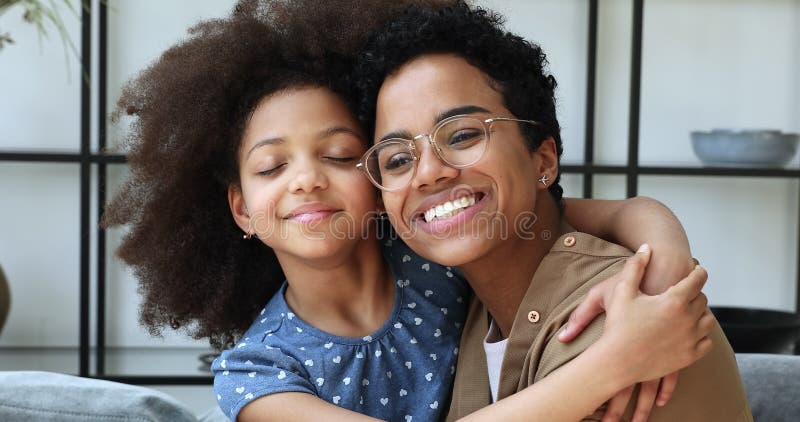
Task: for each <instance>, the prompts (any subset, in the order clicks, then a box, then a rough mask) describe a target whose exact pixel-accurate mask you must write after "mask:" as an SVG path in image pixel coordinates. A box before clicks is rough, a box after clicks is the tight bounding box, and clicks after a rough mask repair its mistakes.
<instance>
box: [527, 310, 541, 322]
mask: <svg viewBox="0 0 800 422" xmlns="http://www.w3.org/2000/svg"><path fill="white" fill-rule="evenodd" d="M528 321H530V322H532V323H534V324H536V323H537V322H539V312H537V311H530V312H528Z"/></svg>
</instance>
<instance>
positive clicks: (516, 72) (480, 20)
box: [353, 0, 564, 209]
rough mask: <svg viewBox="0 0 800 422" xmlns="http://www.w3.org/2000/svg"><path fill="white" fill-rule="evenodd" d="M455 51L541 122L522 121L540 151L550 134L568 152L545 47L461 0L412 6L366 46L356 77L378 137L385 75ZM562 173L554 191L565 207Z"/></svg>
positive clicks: (521, 112)
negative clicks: (419, 59) (426, 56)
mask: <svg viewBox="0 0 800 422" xmlns="http://www.w3.org/2000/svg"><path fill="white" fill-rule="evenodd" d="M431 53H452V54H456V55H459V56H461V57H463V58H464V59H465V60H466V61H467V62H469V63H470V64H471V65H473V66H475V67H477V68H479V69H480V70H481V71H483V72H484V73H486V74H487V75H489V76H490V77H491V78H492V82H493V84H492V85H493V86H492V87H493V88H494V89H496V90H497V91H498V92H500V94H502V96H503V100H504V102H505V105H506V107H507V108H508V109H509V110H510V111H511V112H512V113H513V114H514V116H516V117H518V118H521V119H532V120H536V121H538V122H539V123H540V124H539V125H520V130H521V131H522V133H523V135H524V137H525V139H526V141H527V143H528V147H529V148H530V149H531V150H534V149H536V148H538V147H539V145H541V143H542V141H543V140H544V139H546V138H547V137H552V138H553V139H554V140H555V142H556V147H557V150H558V155H559V157H560V156H561V153H562V152H563V146H562V141H561V127H560V125H559V123H558V119H557V118H556V101H555V88H556V80H555V78H554V77H553V76H552V75H550V74H549V73H548V70H547V64H548V63H547V58H546V56H545V54H544V52H543V51H542V49H541V48H540V47H539V46H538V45H536V44H533V43H530V42H528V41H526V40H524V39H523V38H521V37H519V36H517V35H514V34H512V33H509V32H506V31H505V30H504V29H503V18H502V16H501V15H499V14H497V13H494V12H491V11H487V10H484V9H481V8H478V7H476V8H473V7H470V6H469V5H468V4H467V3H465V2H464V1H460V0H459V1H455V2H454V4H452V5H451V6H448V7H444V8H428V7H424V6H423V7H419V6H410V7H409V8H407V9H406V11H405V12H404V13H403V14H402V15H401V16H399V17H397V18H396V19H394V20H392V21H391V22H390V23H389V24H388V25H385V26H384V27H383V28H382V29H380V30H379V31H377V32H376V33H375V34H374V35H373V36H372V37H371V38H370V40H369V41H368V43H367V45H366V46H365V48H364V49H363V50H362V52H361V54H360V57H359V60H358V63H357V67H356V72H355V76H354V77H353V85H354V88H353V89H354V91H355V92H356V93H357V96H358V105H357V114H358V118H359V120H360V121H361V123H362V124H363V125H364V127H365V128H366V129H367V133H368V135H369V136H370V137H372V136H374V129H375V128H374V121H375V105H376V101H377V98H378V92H379V90H380V88H381V85H382V84H383V80H384V79H385V78H386V77H387V76H389V75H391V74H392V73H394V72H396V71H397V70H398V69H399V68H400V67H401V66H402V65H403V64H405V63H407V62H409V61H411V60H413V59H414V58H416V57H419V56H421V55H424V54H431ZM559 180H560V172H559V177H558V178H556V180H555V182H554V183H553V184H552V185H551V187H550V193H551V195H552V196H553V198H554V199H555V202H556V204H558V206H559V209H563V205H562V201H561V198H562V196H563V192H564V191H563V188H562V187H561V186H560V184H559Z"/></svg>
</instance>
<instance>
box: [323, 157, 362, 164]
mask: <svg viewBox="0 0 800 422" xmlns="http://www.w3.org/2000/svg"><path fill="white" fill-rule="evenodd" d="M323 158H325V159H326V160H331V161H335V162H337V163H350V162H352V161H354V160H355V159H356V158H355V157H323Z"/></svg>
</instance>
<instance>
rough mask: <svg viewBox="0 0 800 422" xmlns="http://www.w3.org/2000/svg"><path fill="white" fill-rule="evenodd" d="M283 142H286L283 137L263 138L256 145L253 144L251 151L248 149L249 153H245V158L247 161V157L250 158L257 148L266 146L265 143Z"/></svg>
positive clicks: (276, 143) (277, 143) (278, 143)
mask: <svg viewBox="0 0 800 422" xmlns="http://www.w3.org/2000/svg"><path fill="white" fill-rule="evenodd" d="M283 142H284V140H283V138H267V139H262V140H260V141H258V142H256V144H255V145H253V146H252V147H251V148H250V151H247V155H245V157H244V159H245V161H247V159H248V158H250V154H252V153H253V151H255V150H256V149H257V148H261V147H263V146H265V145H280V144H282V143H283Z"/></svg>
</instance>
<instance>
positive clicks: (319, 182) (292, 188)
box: [288, 158, 328, 193]
mask: <svg viewBox="0 0 800 422" xmlns="http://www.w3.org/2000/svg"><path fill="white" fill-rule="evenodd" d="M294 167H295V172H294V174H293V175H292V179H291V181H290V182H289V186H288V188H289V192H291V193H301V192H303V193H311V192H313V191H315V190H317V189H323V190H324V189H327V188H328V176H327V175H326V174H325V172H324V170H323V169H322V168H321V163H318V162H316V160H314V159H312V158H302V159H298V160H296V161H295V163H294Z"/></svg>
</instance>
